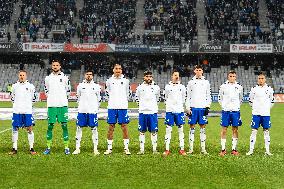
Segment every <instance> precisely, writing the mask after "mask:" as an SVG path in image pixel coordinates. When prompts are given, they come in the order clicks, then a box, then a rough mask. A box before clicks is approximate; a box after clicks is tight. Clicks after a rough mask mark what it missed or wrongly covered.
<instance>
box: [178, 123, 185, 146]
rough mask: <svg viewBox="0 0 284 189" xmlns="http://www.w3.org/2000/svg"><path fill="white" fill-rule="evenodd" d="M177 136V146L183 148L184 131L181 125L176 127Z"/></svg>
mask: <svg viewBox="0 0 284 189" xmlns="http://www.w3.org/2000/svg"><path fill="white" fill-rule="evenodd" d="M178 138H179V147H180V149H181V150H184V133H183V125H181V126H180V127H179V128H178Z"/></svg>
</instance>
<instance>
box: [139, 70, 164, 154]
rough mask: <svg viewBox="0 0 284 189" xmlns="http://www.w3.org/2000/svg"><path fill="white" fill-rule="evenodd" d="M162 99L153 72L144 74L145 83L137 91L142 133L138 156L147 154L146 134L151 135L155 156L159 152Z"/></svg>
mask: <svg viewBox="0 0 284 189" xmlns="http://www.w3.org/2000/svg"><path fill="white" fill-rule="evenodd" d="M159 97H160V87H159V86H158V85H156V84H155V83H154V82H153V76H152V72H151V71H145V72H144V82H143V83H142V84H141V85H139V86H138V87H137V89H136V100H137V102H138V103H139V126H138V130H139V131H140V135H139V141H140V151H139V152H138V155H143V154H144V153H145V148H144V145H145V132H146V131H147V130H148V131H149V132H150V133H151V141H152V146H153V154H158V152H157V140H158V135H157V132H158V117H157V113H158V101H159Z"/></svg>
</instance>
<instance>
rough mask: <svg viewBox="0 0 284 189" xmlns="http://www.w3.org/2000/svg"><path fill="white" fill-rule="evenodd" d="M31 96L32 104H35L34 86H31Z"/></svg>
mask: <svg viewBox="0 0 284 189" xmlns="http://www.w3.org/2000/svg"><path fill="white" fill-rule="evenodd" d="M31 95H32V102H33V103H35V102H36V92H35V86H34V85H32V89H31Z"/></svg>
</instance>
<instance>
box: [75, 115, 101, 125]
mask: <svg viewBox="0 0 284 189" xmlns="http://www.w3.org/2000/svg"><path fill="white" fill-rule="evenodd" d="M77 125H78V126H79V127H87V126H89V127H97V126H98V125H99V124H98V116H97V114H88V113H78V115H77Z"/></svg>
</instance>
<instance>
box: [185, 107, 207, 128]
mask: <svg viewBox="0 0 284 189" xmlns="http://www.w3.org/2000/svg"><path fill="white" fill-rule="evenodd" d="M197 123H198V124H199V125H205V124H208V120H207V117H206V116H205V108H191V115H189V116H188V124H190V125H195V124H197Z"/></svg>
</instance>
